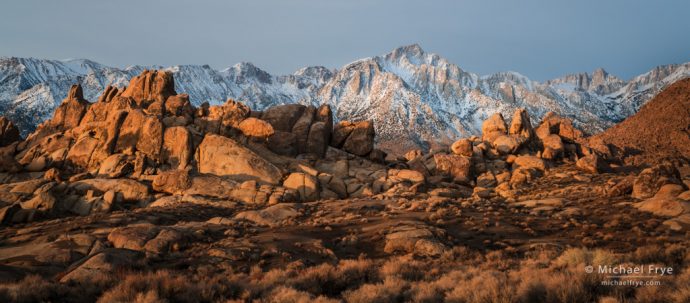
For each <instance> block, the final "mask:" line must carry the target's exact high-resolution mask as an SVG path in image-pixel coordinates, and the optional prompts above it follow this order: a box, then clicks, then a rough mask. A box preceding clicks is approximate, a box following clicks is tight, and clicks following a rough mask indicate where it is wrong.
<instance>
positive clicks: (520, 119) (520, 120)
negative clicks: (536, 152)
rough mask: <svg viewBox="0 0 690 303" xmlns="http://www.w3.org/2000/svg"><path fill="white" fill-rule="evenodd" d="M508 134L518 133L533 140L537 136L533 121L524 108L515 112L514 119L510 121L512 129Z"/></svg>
mask: <svg viewBox="0 0 690 303" xmlns="http://www.w3.org/2000/svg"><path fill="white" fill-rule="evenodd" d="M508 134H511V135H518V136H520V137H523V138H526V139H527V140H532V138H534V137H535V133H534V128H532V121H530V118H529V113H527V110H525V109H524V108H520V109H518V110H516V111H515V113H514V114H513V120H512V121H511V122H510V129H508Z"/></svg>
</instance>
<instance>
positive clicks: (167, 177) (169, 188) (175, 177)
mask: <svg viewBox="0 0 690 303" xmlns="http://www.w3.org/2000/svg"><path fill="white" fill-rule="evenodd" d="M151 186H152V187H153V190H155V191H157V192H164V193H169V194H173V195H180V194H183V193H184V191H185V190H187V189H188V188H190V187H191V186H192V177H191V176H190V175H189V171H187V170H181V169H178V170H169V171H166V172H162V173H160V174H158V175H156V177H155V178H154V179H153V182H151Z"/></svg>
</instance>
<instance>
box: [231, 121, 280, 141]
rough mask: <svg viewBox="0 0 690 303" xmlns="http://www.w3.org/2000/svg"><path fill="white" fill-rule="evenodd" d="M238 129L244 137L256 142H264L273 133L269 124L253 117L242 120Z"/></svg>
mask: <svg viewBox="0 0 690 303" xmlns="http://www.w3.org/2000/svg"><path fill="white" fill-rule="evenodd" d="M238 128H239V130H240V131H241V132H242V134H243V135H244V136H246V137H248V138H251V139H257V140H266V139H267V138H268V137H270V136H272V135H273V133H274V131H273V126H271V124H270V123H268V122H266V121H264V120H260V119H257V118H253V117H249V118H246V119H244V120H242V122H240V124H239V125H238Z"/></svg>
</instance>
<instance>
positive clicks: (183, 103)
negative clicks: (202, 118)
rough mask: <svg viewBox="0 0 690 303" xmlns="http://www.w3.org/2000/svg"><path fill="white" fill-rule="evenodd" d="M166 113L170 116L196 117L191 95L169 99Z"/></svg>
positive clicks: (180, 95) (181, 95)
mask: <svg viewBox="0 0 690 303" xmlns="http://www.w3.org/2000/svg"><path fill="white" fill-rule="evenodd" d="M165 113H166V115H169V116H179V117H186V118H190V119H191V118H192V117H193V116H194V107H193V106H192V103H191V102H190V101H189V95H187V94H179V95H174V96H170V97H168V99H166V100H165Z"/></svg>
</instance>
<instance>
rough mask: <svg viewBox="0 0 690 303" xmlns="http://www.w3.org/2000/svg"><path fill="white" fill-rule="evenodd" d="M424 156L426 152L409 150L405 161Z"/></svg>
mask: <svg viewBox="0 0 690 303" xmlns="http://www.w3.org/2000/svg"><path fill="white" fill-rule="evenodd" d="M456 143H457V142H456ZM423 155H424V152H423V151H422V150H421V149H412V150H409V151H408V152H406V153H405V156H404V157H405V160H407V161H412V160H414V159H417V158H419V157H422V156H423Z"/></svg>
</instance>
